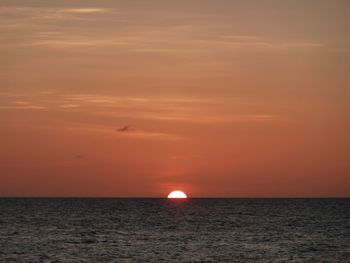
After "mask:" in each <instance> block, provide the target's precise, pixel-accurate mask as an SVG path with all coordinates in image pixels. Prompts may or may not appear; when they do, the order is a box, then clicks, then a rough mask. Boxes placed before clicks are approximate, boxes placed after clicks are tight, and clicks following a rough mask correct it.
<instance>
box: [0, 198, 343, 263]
mask: <svg viewBox="0 0 350 263" xmlns="http://www.w3.org/2000/svg"><path fill="white" fill-rule="evenodd" d="M0 262H350V199H187V200H168V199H122V198H115V199H78V198H76V199H21V198H15V199H9V198H2V199H0Z"/></svg>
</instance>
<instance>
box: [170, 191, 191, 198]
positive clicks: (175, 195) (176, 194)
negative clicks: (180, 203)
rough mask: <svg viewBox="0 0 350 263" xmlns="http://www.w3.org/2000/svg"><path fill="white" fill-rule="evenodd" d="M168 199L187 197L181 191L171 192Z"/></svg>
mask: <svg viewBox="0 0 350 263" xmlns="http://www.w3.org/2000/svg"><path fill="white" fill-rule="evenodd" d="M168 198H187V195H186V194H185V193H184V192H182V191H172V192H171V193H170V194H169V195H168Z"/></svg>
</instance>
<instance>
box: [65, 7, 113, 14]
mask: <svg viewBox="0 0 350 263" xmlns="http://www.w3.org/2000/svg"><path fill="white" fill-rule="evenodd" d="M63 11H64V12H67V13H77V14H89V13H104V12H108V11H110V9H109V8H87V7H85V8H66V9H63Z"/></svg>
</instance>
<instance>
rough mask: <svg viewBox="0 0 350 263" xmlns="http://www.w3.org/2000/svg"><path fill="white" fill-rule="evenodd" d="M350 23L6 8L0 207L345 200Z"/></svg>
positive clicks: (244, 10)
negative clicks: (57, 202) (145, 200)
mask: <svg viewBox="0 0 350 263" xmlns="http://www.w3.org/2000/svg"><path fill="white" fill-rule="evenodd" d="M349 13H350V2H349V1H346V0H344V1H341V0H338V1H322V0H320V1H304V0H303V1H301V0H300V1H295V0H289V1H279V0H275V1H272V0H267V1H260V0H254V1H249V0H248V1H243V0H242V1H230V0H226V1H224V0H216V1H209V0H196V1H195V0H187V1H166V0H158V1H154V0H147V1H146V0H144V1H126V0H125V1H104V0H101V1H97V0H95V1H88V0H84V1H68V0H53V1H34V0H33V1H25V0H21V1H18V0H11V1H6V0H0V58H1V59H0V196H116V197H117V196H135V197H139V196H147V197H148V196H149V197H162V196H166V195H167V194H168V193H169V192H170V191H171V190H175V189H179V190H183V191H185V192H186V193H187V195H188V196H192V197H193V196H194V197H260V196H261V197H285V196H288V197H300V196H310V197H311V196H324V197H326V196H334V197H335V196H350V160H349V159H350V139H349V138H350V137H349V134H350V116H349V113H350V104H349V101H350V89H349V84H350V74H349V72H350V35H349V24H350V16H349Z"/></svg>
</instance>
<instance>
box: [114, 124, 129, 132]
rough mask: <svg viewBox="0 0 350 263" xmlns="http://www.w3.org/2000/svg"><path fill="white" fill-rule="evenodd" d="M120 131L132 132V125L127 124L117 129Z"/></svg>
mask: <svg viewBox="0 0 350 263" xmlns="http://www.w3.org/2000/svg"><path fill="white" fill-rule="evenodd" d="M117 131H118V132H130V131H131V127H130V126H129V125H125V126H123V127H121V128H119V129H117Z"/></svg>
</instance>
